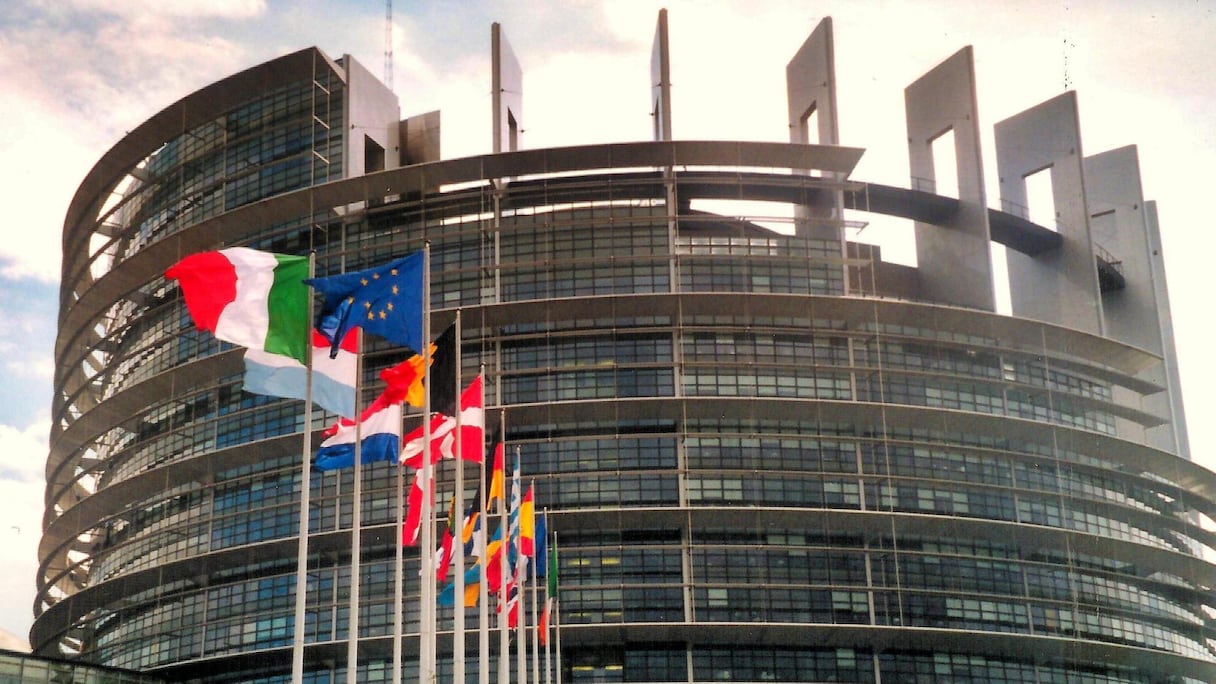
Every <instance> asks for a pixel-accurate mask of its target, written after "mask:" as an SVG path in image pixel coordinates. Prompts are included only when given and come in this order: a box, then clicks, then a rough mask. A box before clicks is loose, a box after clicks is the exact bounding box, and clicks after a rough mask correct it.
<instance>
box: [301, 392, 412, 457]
mask: <svg viewBox="0 0 1216 684" xmlns="http://www.w3.org/2000/svg"><path fill="white" fill-rule="evenodd" d="M383 397H384V395H381V398H383ZM361 422H362V427H361V432H362V452H361V454H360V460H361V461H362V462H363V463H375V462H376V461H394V460H396V459H397V454H398V453H399V452H400V449H401V404H400V403H399V402H395V401H394V402H389V401H381V399H377V400H376V401H374V402H372V405H371V406H369V407H367V410H366V411H364V412H363V417H362V421H361ZM322 434H323V435H324V436H325V438H326V439H325V441H323V442H321V448H320V449H318V450H317V459H316V461H315V462H314V464H313V467H315V468H316V469H317V470H335V469H337V468H351V467H354V465H355V421H353V420H347V419H346V418H343V419H341V420H339V421H338V422H337V423H335V424H334V425H332V426H330V427H328V428H326V430H325V432H324V433H322Z"/></svg>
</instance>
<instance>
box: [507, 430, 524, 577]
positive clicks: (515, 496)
mask: <svg viewBox="0 0 1216 684" xmlns="http://www.w3.org/2000/svg"><path fill="white" fill-rule="evenodd" d="M520 490H521V486H520V483H519V447H515V467H514V468H513V469H512V470H511V503H510V505H509V506H508V508H507V521H508V524H509V526H510V530H509V537H510V540H511V547H512V549H513V550H518V549H519V511H520V504H522V503H523V496H522V495H523V492H522V491H520ZM517 558H518V557H517Z"/></svg>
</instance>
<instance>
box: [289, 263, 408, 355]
mask: <svg viewBox="0 0 1216 684" xmlns="http://www.w3.org/2000/svg"><path fill="white" fill-rule="evenodd" d="M425 258H426V253H425V252H422V251H419V252H414V253H413V254H410V255H409V256H405V257H401V258H400V259H397V260H395V261H392V262H389V263H387V264H385V265H383V266H377V267H375V268H369V269H366V270H363V271H356V272H354V273H343V274H341V275H336V276H330V277H328V278H309V279H307V280H305V281H304V282H305V283H307V284H308V285H309V286H310V287H312V288H313V289H314V290H316V291H317V292H320V293H321V294H322V295H324V297H325V303H324V305H323V306H322V307H321V312H320V313H319V314H318V315H317V329H318V330H320V331H321V332H322V333H324V335H325V336H326V337H328V338H329V340H330V342H332V343H333V347H332V349H331V350H330V356H334V355H336V354H337V353H338V341H340V340H341V339H342V338H343V337H344V336H345V335H346V333H347V331H348V330H350V329H351V328H356V327H361V328H363V329H364V330H365V331H367V332H369V333H372V334H374V335H379V336H380V337H383V338H384V339H386V340H388V341H389V342H394V343H396V344H400V345H402V346H405V347H409V348H410V349H412V350H414V351H415V352H419V353H421V351H422V344H423V340H422V290H423V288H422V271H423V265H424V264H423V260H424V259H425Z"/></svg>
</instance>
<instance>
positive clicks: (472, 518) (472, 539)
mask: <svg viewBox="0 0 1216 684" xmlns="http://www.w3.org/2000/svg"><path fill="white" fill-rule="evenodd" d="M483 517H484V516H483V515H482V511H481V497H477V496H475V497H473V501H472V503H470V504H469V509H468V511H467V512H466V513H465V514H464V520H463V521H461V526H460V543H461V546H462V547H463V548H464V555H466V556H478V557H480V556H482V555H483V554H484V553H485V550H484V549H479V548H477V547H478V545H479V544H478V543H477V542H478V540H479V539H480V537H479V535H478V534H477V533H478V532H479V531H480V530H481V527H482V525H481V521H482V518H483Z"/></svg>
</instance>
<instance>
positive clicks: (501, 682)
mask: <svg viewBox="0 0 1216 684" xmlns="http://www.w3.org/2000/svg"><path fill="white" fill-rule="evenodd" d="M506 417H507V414H506V412H505V411H504V412H503V421H504V423H503V428H502V441H503V452H504V455H503V459H502V480H503V482H502V496H501V497H499V500H498V504H499V505H498V517H499V521H498V525H499V527H498V529H499V531H500V532H501V534H502V538H501V539H500V540H499V542H500V543H499V546H498V552H499V553H500V554H502V555H501V556H500V557H499V559H498V560H499V562H498V684H511V633H510V632H509V631H507V563H508V562H509V559H510V556H511V554H510V551H511V528H510V522H509V521H508V520H507V458H506V454H505V452H506V441H507V426H506V423H505V421H506Z"/></svg>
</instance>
